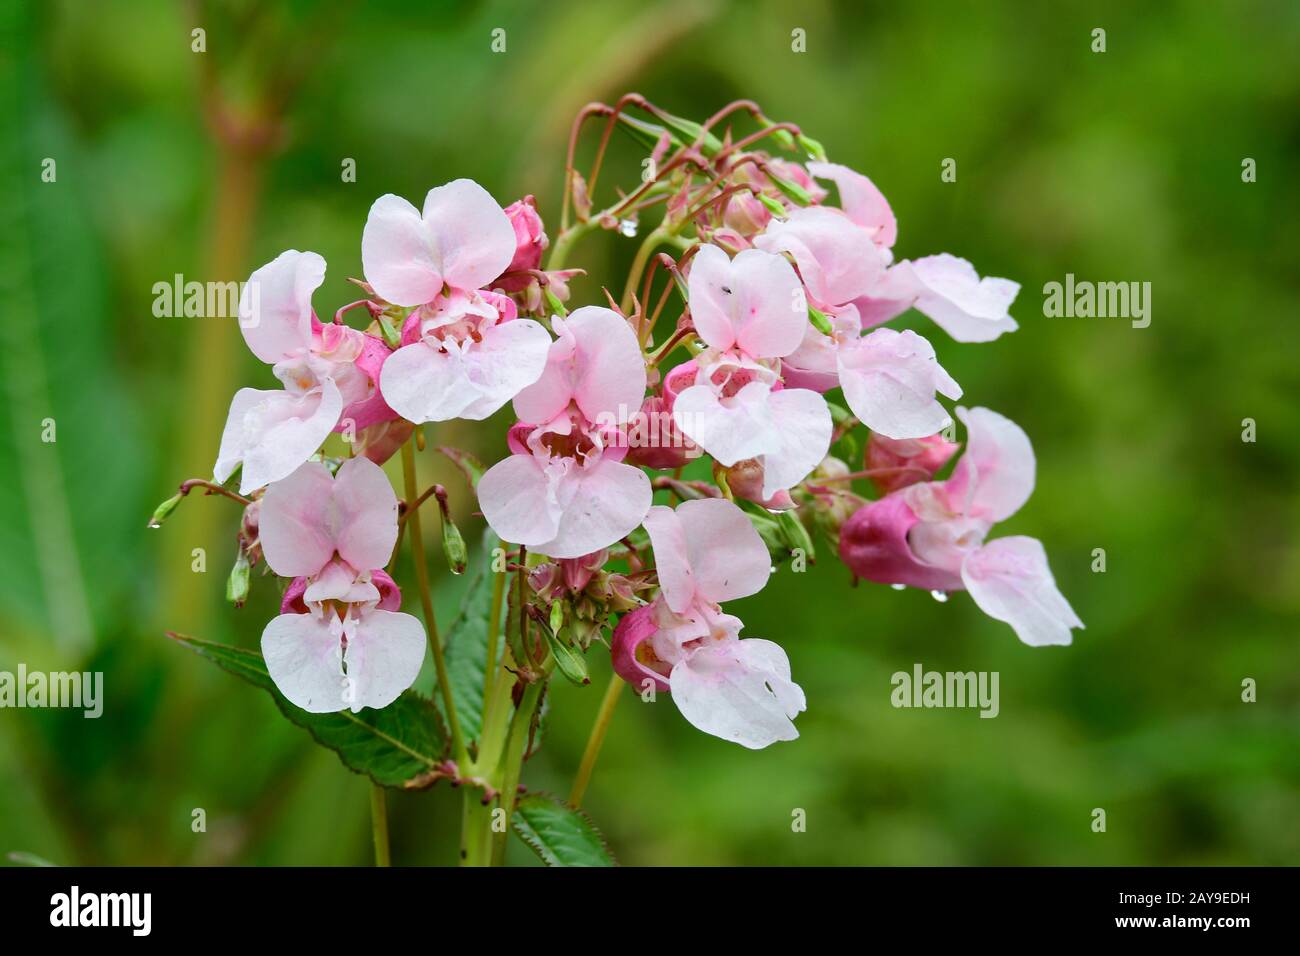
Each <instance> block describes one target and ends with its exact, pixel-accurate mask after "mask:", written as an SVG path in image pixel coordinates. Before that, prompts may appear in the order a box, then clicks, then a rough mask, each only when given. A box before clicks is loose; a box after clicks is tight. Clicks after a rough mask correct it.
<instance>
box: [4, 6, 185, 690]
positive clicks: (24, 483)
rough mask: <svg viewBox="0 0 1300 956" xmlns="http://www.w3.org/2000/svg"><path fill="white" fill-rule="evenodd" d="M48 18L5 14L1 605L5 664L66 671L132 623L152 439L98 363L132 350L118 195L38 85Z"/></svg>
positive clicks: (108, 366)
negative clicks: (119, 266) (65, 326)
mask: <svg viewBox="0 0 1300 956" xmlns="http://www.w3.org/2000/svg"><path fill="white" fill-rule="evenodd" d="M44 12H45V11H43V10H41V9H39V8H38V5H36V4H3V5H0V48H3V49H4V50H5V55H4V56H3V57H0V196H3V197H4V201H3V202H0V301H2V302H4V306H5V312H4V314H5V320H4V321H3V322H0V402H3V403H4V406H5V410H6V413H5V415H4V416H3V419H0V475H3V476H4V493H3V494H2V495H0V601H2V602H3V605H4V608H5V626H4V631H5V639H6V643H8V642H9V640H10V639H13V640H15V641H21V642H24V644H23V645H19V644H17V643H15V644H11V645H10V647H11V648H13V650H12V651H11V653H15V654H17V655H19V656H24V655H28V654H30V655H33V656H28V657H27V659H28V661H29V662H30V661H34V660H35V659H36V657H35V655H40V656H41V657H42V658H43V659H45V660H47V661H48V666H50V667H52V668H59V669H62V668H66V667H68V666H69V665H72V664H75V663H76V662H77V661H78V660H81V659H83V658H82V655H83V654H86V653H88V652H89V651H90V650H91V648H92V647H93V646H94V641H95V637H96V635H97V634H98V635H100V636H103V635H104V634H105V633H107V632H113V631H115V629H116V628H117V627H118V625H119V622H121V621H123V620H129V619H130V617H129V613H126V612H124V609H126V608H129V607H131V605H132V604H133V602H132V600H131V595H133V594H135V593H136V589H137V582H136V581H135V580H133V579H134V577H135V576H136V575H137V574H138V571H139V568H140V567H141V566H142V562H144V561H145V560H146V558H145V557H144V553H143V552H145V551H146V549H144V548H141V547H139V542H140V539H141V535H140V534H139V528H138V525H137V522H138V521H139V517H138V516H140V515H142V514H147V513H148V512H147V509H148V507H149V506H151V505H152V504H153V502H152V501H148V500H147V499H148V497H150V492H149V491H148V490H147V489H148V482H147V481H146V480H145V475H147V474H148V473H149V469H150V467H151V465H152V459H153V457H154V447H153V445H154V443H153V442H151V441H146V438H145V432H146V427H147V428H148V429H150V430H151V431H158V430H159V429H158V427H157V426H158V422H157V421H150V419H149V416H148V415H146V414H145V413H144V411H143V410H142V409H141V408H140V406H139V404H138V402H137V400H136V398H135V395H134V391H135V386H136V385H137V384H138V382H136V381H134V380H135V379H136V378H138V376H136V375H133V374H127V375H124V374H122V370H121V368H120V367H115V366H114V363H113V362H109V361H106V360H105V356H110V355H114V354H119V355H120V354H122V352H121V350H122V349H123V348H127V349H130V348H131V347H132V346H131V344H130V343H134V342H136V340H135V339H132V338H131V336H130V335H128V334H127V332H126V331H125V330H126V329H127V327H128V326H130V325H131V323H129V322H128V323H121V322H116V321H114V320H113V319H111V318H110V317H111V316H113V313H114V308H113V303H114V297H113V295H112V294H110V291H109V284H110V277H111V275H112V271H111V270H112V269H113V268H114V265H113V264H114V263H116V262H117V259H116V257H115V256H113V255H110V254H109V249H108V245H107V244H106V242H105V241H104V240H103V238H102V237H101V236H100V235H99V234H98V232H97V231H96V225H97V221H96V220H97V218H102V217H97V216H96V212H103V211H104V210H105V208H106V207H105V205H104V200H105V193H106V192H108V191H111V190H108V189H107V188H106V186H105V184H104V183H103V182H100V181H98V177H97V176H96V175H95V172H96V171H95V170H93V169H91V168H90V167H89V164H88V163H87V159H88V156H87V152H88V151H87V148H86V146H85V144H84V143H82V142H80V141H79V140H78V138H77V135H76V130H77V128H78V126H79V122H77V121H73V120H70V119H69V118H68V117H66V116H65V114H64V111H63V110H62V108H61V107H60V105H59V103H58V102H57V100H56V99H55V97H54V96H53V95H52V94H51V92H50V89H49V88H48V87H47V85H46V84H45V82H44V80H43V77H44V76H45V74H47V73H48V72H49V71H48V69H47V65H46V64H44V63H42V60H41V53H40V48H41V45H42V41H41V37H42V29H41V24H42V23H43V22H44V21H45V20H46V19H47V18H46V17H43V16H42V14H43V13H44ZM47 26H48V24H47ZM56 161H57V162H56ZM50 164H52V165H50ZM47 172H48V174H49V176H50V177H51V179H50V181H45V175H46V173H47ZM78 315H79V316H93V317H95V320H94V321H84V322H79V323H77V324H76V325H77V328H76V334H75V335H70V334H61V333H60V332H58V331H56V330H55V328H54V327H53V326H52V325H51V324H50V320H49V317H51V316H78ZM162 324H163V323H151V324H150V325H149V331H148V333H146V337H149V336H153V335H155V334H157V333H156V332H155V331H154V330H156V329H158V328H160V327H161V325H162ZM177 324H179V323H177ZM122 336H126V337H125V338H123V337H122ZM28 642H29V643H28ZM24 645H25V647H30V648H31V650H27V649H25V647H24V649H22V650H19V649H17V648H18V647H20V646H24ZM77 666H79V665H77Z"/></svg>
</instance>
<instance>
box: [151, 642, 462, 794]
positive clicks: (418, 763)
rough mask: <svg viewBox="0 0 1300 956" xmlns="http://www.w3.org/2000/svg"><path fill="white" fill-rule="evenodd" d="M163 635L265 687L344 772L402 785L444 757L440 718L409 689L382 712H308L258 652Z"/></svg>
mask: <svg viewBox="0 0 1300 956" xmlns="http://www.w3.org/2000/svg"><path fill="white" fill-rule="evenodd" d="M167 636H168V637H170V638H172V639H173V640H175V641H177V642H178V643H180V644H183V645H185V646H186V647H188V648H189V649H190V650H192V651H194V652H195V653H196V654H198V655H199V656H200V657H205V658H207V659H208V660H210V661H212V662H213V663H214V664H216V665H217V666H218V667H220V668H221V669H222V670H225V671H227V672H228V673H231V674H234V675H235V676H236V677H239V678H242V679H243V680H246V681H248V683H250V684H252V685H254V686H256V687H260V688H262V689H263V690H265V691H266V692H267V693H269V694H270V695H271V697H272V698H274V699H275V703H276V706H278V707H279V708H280V710H281V712H282V713H283V714H284V715H285V716H286V717H288V718H289V720H290V721H292V722H293V723H295V724H297V725H298V726H299V727H302V728H303V729H304V730H306V731H307V732H308V733H310V734H311V735H312V737H313V738H315V740H316V742H317V743H318V744H320V745H321V746H322V747H327V748H329V749H330V750H333V751H334V752H335V753H336V754H338V756H339V759H340V760H341V761H343V765H344V766H345V767H347V768H348V769H349V770H351V771H353V772H354V773H360V774H364V775H366V776H368V777H369V778H370V779H371V780H373V781H374V782H375V783H377V784H380V785H382V786H385V787H394V788H398V789H401V788H404V787H406V785H407V784H408V783H411V782H412V781H416V780H417V778H424V779H426V780H427V779H429V773H430V772H431V771H433V770H435V769H436V768H437V767H438V766H439V764H441V763H442V761H443V759H444V758H445V756H446V750H447V734H446V731H445V730H443V725H442V718H441V716H440V715H439V713H438V711H437V710H436V709H435V708H434V706H433V704H432V702H431V701H429V700H428V699H427V698H425V697H422V696H420V695H419V694H417V693H415V692H414V691H409V690H408V691H406V692H405V693H404V694H402V696H401V697H399V698H397V700H395V701H393V703H391V704H389V705H388V706H387V707H385V708H384V709H383V710H373V709H371V708H368V707H367V708H365V709H363V710H362V711H360V712H359V713H355V714H354V713H352V712H351V711H347V710H344V711H339V712H338V713H333V714H310V713H308V712H307V711H305V710H303V709H302V708H301V707H297V706H295V705H293V704H291V703H289V701H288V700H287V699H285V697H284V695H283V694H281V693H280V692H279V690H277V689H276V686H275V682H274V681H273V680H271V675H270V674H269V673H267V670H266V662H265V661H263V659H262V655H261V654H260V653H259V652H257V651H251V650H247V649H245V648H242V647H231V646H230V645H228V644H218V643H215V642H213V641H205V640H202V639H201V638H197V637H189V636H187V635H184V634H174V633H171V632H168V635H167Z"/></svg>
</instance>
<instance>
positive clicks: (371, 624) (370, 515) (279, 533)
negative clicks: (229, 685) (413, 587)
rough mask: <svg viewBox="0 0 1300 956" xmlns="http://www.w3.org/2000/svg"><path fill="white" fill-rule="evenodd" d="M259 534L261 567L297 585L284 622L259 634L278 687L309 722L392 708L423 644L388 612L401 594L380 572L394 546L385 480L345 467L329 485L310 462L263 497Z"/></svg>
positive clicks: (409, 621)
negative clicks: (346, 711)
mask: <svg viewBox="0 0 1300 956" xmlns="http://www.w3.org/2000/svg"><path fill="white" fill-rule="evenodd" d="M258 529H259V533H260V536H261V542H262V553H263V555H264V556H265V558H266V562H267V564H269V565H270V566H271V569H272V570H273V571H275V573H276V574H278V575H281V576H282V577H291V578H295V579H296V580H295V582H294V584H293V585H291V587H290V590H289V592H288V593H286V595H285V602H284V605H283V607H282V610H284V611H285V612H286V613H282V614H281V615H280V616H279V617H277V618H275V619H274V620H272V621H271V622H270V623H269V624H267V625H266V629H265V630H264V631H263V632H262V655H263V657H265V659H266V668H267V671H268V672H269V673H270V675H271V679H272V680H273V681H275V685H276V687H278V688H279V690H280V692H281V693H282V694H284V696H285V697H286V698H288V699H289V701H290V702H291V703H293V704H295V705H297V706H298V707H301V708H302V709H303V710H306V711H310V712H311V713H317V714H322V713H332V712H334V711H338V710H344V709H347V708H351V709H352V710H353V711H359V710H361V708H363V707H374V708H376V709H378V708H381V707H386V706H388V705H389V704H391V703H392V702H393V701H394V700H396V699H397V697H398V695H400V694H401V693H402V691H404V690H406V689H407V688H408V687H410V686H411V684H412V683H414V681H415V678H416V676H417V675H418V674H419V673H420V665H421V664H422V663H423V661H424V645H425V637H424V628H423V627H422V626H421V625H420V622H419V621H417V620H416V619H415V618H413V617H411V615H409V614H401V613H399V612H397V611H396V610H395V609H396V608H397V607H399V606H400V601H401V597H400V594H399V593H398V591H397V587H396V585H395V584H393V581H392V579H391V578H389V577H388V575H387V574H385V573H384V572H383V571H382V570H379V569H381V568H382V567H383V566H384V565H385V564H387V563H388V559H389V557H390V555H391V553H392V550H393V546H394V545H395V544H396V543H397V497H396V495H394V494H393V489H392V486H390V485H389V483H388V479H387V478H386V477H385V476H384V473H383V471H382V470H381V469H380V468H379V466H378V465H376V464H375V463H374V462H372V461H370V460H369V459H366V458H352V459H349V460H348V461H346V462H344V463H343V464H342V466H340V467H339V470H338V475H337V477H333V476H331V475H330V473H329V469H327V468H326V467H325V466H324V465H323V464H321V463H320V462H308V463H307V464H305V465H302V466H301V467H299V468H298V469H297V470H296V471H294V473H293V474H291V475H290V476H289V477H288V478H285V479H283V480H282V481H277V482H276V483H274V484H273V485H271V486H270V487H269V488H268V489H267V490H266V494H265V495H264V496H263V498H262V507H261V512H260V515H259V520H258ZM299 607H303V608H305V609H306V612H305V613H300V612H299V613H295V612H297V609H298V608H299Z"/></svg>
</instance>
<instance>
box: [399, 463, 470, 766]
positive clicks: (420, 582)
mask: <svg viewBox="0 0 1300 956" xmlns="http://www.w3.org/2000/svg"><path fill="white" fill-rule="evenodd" d="M402 476H403V478H404V479H405V483H406V500H407V501H414V500H415V499H416V497H417V496H418V495H419V488H418V486H417V484H416V480H415V448H414V446H412V444H411V442H410V441H409V440H408V441H407V442H406V444H404V445H403V446H402ZM407 524H409V525H410V526H411V533H410V535H409V538H410V540H411V563H412V564H414V565H415V584H416V587H417V589H418V590H419V592H420V607H421V609H422V610H423V611H424V626H425V628H426V629H427V630H428V633H429V648H430V650H432V651H433V666H434V669H435V670H436V671H437V674H438V690H439V692H440V693H441V694H442V705H443V712H444V713H445V714H446V715H447V724H448V726H449V727H450V729H451V747H452V752H453V753H454V754H455V755H456V760H457V762H458V763H460V764H461V765H462V766H463V765H465V764H466V763H467V762H468V759H467V757H468V755H467V754H466V752H465V741H464V738H462V737H461V734H460V720H459V719H458V718H457V717H456V704H455V701H453V700H452V697H451V684H450V682H449V681H448V680H447V663H446V661H445V660H444V659H443V656H442V640H441V639H440V638H439V637H438V621H437V619H436V618H435V617H434V614H433V594H432V591H431V590H430V588H429V566H428V564H426V563H425V560H424V533H423V531H422V530H421V528H420V512H419V509H413V510H412V511H410V512H408V516H407Z"/></svg>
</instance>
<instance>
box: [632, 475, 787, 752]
mask: <svg viewBox="0 0 1300 956" xmlns="http://www.w3.org/2000/svg"><path fill="white" fill-rule="evenodd" d="M645 526H646V530H647V531H648V532H649V533H650V542H651V545H652V546H653V548H654V555H655V565H656V568H657V570H658V574H659V586H660V593H659V596H658V597H656V598H655V600H654V602H653V603H652V604H650V605H649V606H647V607H644V608H641V609H639V610H637V611H633V612H632V613H631V614H628V615H626V616H624V618H623V619H622V620H621V621H620V622H619V625H618V627H617V628H616V630H615V632H614V639H613V644H612V652H613V663H614V669H615V671H616V672H617V673H618V674H619V675H620V676H621V677H623V679H624V680H627V681H629V682H630V683H631V684H632V685H633V686H634V687H637V688H638V689H641V688H643V687H644V686H645V685H644V682H645V681H647V680H649V681H652V682H653V684H654V686H655V687H656V688H658V689H659V690H668V691H671V693H672V696H673V701H674V702H675V703H676V704H677V709H678V710H680V711H681V712H682V716H683V717H685V718H686V719H687V721H689V722H690V723H691V724H692V725H694V726H695V727H697V728H699V729H700V730H702V731H704V732H705V733H708V734H713V735H714V736H716V737H721V738H722V739H724V740H731V741H734V742H736V743H739V744H741V745H743V746H745V747H749V748H751V749H758V748H761V747H766V746H768V745H769V744H771V743H774V742H775V741H778V740H793V739H795V738H796V737H798V736H799V732H798V731H797V730H796V729H795V726H794V723H793V720H794V718H795V717H796V716H797V715H798V714H799V713H801V712H802V711H803V710H804V709H805V707H806V702H805V700H804V694H803V690H802V689H801V688H800V687H799V685H798V684H796V683H794V682H793V681H792V680H791V679H790V661H789V659H788V658H787V657H786V654H785V651H783V650H782V649H781V648H780V647H779V646H778V645H776V644H774V643H772V642H771V641H765V640H759V639H757V638H749V639H745V640H742V639H740V637H739V636H738V635H739V632H740V629H741V627H742V624H741V621H740V620H739V618H736V617H733V616H731V615H729V614H725V613H723V611H722V609H721V607H719V602H721V601H729V600H734V599H736V598H742V597H747V596H749V595H751V594H755V593H757V592H758V591H760V590H762V588H763V585H765V584H766V583H767V579H768V576H769V575H770V574H771V558H770V557H769V555H768V552H767V548H766V547H764V545H763V542H762V539H760V538H759V536H758V532H757V531H755V530H754V526H753V525H752V524H751V523H750V521H749V519H748V518H747V517H746V516H745V513H744V512H743V511H741V510H740V509H739V508H737V507H736V506H735V505H734V504H732V503H731V502H729V501H726V500H724V499H720V498H705V499H700V500H697V501H686V502H683V503H682V504H681V505H679V506H678V508H677V510H676V511H674V510H672V509H671V508H666V507H663V506H658V507H654V508H651V509H650V513H649V514H648V515H647V516H646V519H645Z"/></svg>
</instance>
